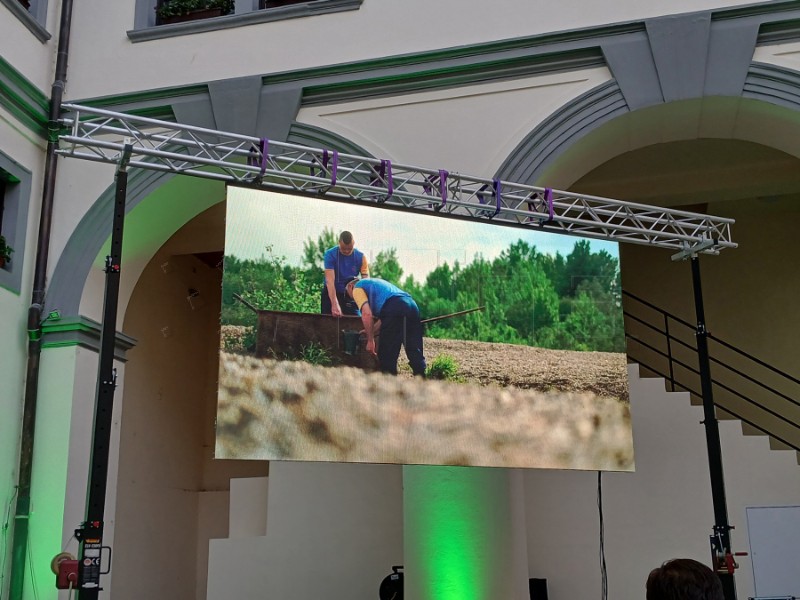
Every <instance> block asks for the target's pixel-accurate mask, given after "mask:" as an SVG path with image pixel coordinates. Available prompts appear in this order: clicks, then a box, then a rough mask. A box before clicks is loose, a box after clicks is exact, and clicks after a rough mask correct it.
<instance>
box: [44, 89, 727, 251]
mask: <svg viewBox="0 0 800 600" xmlns="http://www.w3.org/2000/svg"><path fill="white" fill-rule="evenodd" d="M62 109H63V112H64V114H65V115H66V116H65V117H64V118H63V119H62V120H61V123H62V125H63V127H64V131H63V132H62V135H61V136H60V139H59V141H60V144H59V149H58V150H57V153H58V154H60V155H62V156H66V157H73V158H81V159H86V160H93V161H98V162H105V163H109V164H118V163H119V160H120V157H121V156H122V154H123V152H124V150H125V146H126V144H130V145H131V146H132V148H133V150H132V154H131V157H130V162H129V167H130V168H142V169H149V170H154V171H164V172H168V173H175V174H181V175H191V176H195V177H203V178H206V179H216V180H222V181H225V182H228V183H230V184H234V185H243V186H248V187H258V188H263V189H266V190H272V191H279V192H295V193H300V194H303V195H310V196H318V197H320V198H325V199H330V200H342V201H349V202H356V203H363V204H372V205H385V206H390V207H394V208H400V209H409V210H413V211H419V212H422V213H431V214H440V215H448V216H452V217H459V218H465V219H472V220H477V221H490V222H493V223H498V224H502V225H511V226H517V227H526V228H532V229H537V230H541V231H549V232H554V233H562V234H570V235H578V236H583V237H588V238H595V239H603V240H612V241H618V242H629V243H634V244H643V245H648V246H655V247H661V248H668V249H672V250H679V251H684V252H688V253H691V254H693V253H704V254H718V253H719V251H720V250H721V249H723V248H735V247H736V244H735V243H734V242H733V241H731V235H730V227H731V225H732V224H733V222H734V221H733V219H725V218H721V217H712V216H708V215H701V214H696V213H691V212H686V211H681V210H672V209H666V208H659V207H656V206H648V205H646V204H636V203H633V202H625V201H621V200H612V199H609V198H599V197H595V196H587V195H584V194H574V193H571V192H564V191H559V190H553V189H550V188H543V187H535V186H530V185H522V184H519V183H514V182H509V181H500V180H493V179H485V178H481V177H472V176H469V175H463V174H460V173H448V172H447V171H444V170H439V169H424V168H419V167H412V166H408V165H403V164H398V163H392V162H391V161H389V160H381V159H375V158H368V157H363V156H353V155H350V154H345V153H339V152H335V151H330V150H323V149H318V148H309V147H306V146H299V145H296V144H286V143H280V142H275V141H272V140H265V139H261V138H258V137H252V136H246V135H239V134H234V133H226V132H223V131H215V130H211V129H204V128H202V127H194V126H190V125H180V124H177V123H171V122H168V121H159V120H156V119H149V118H146V117H139V116H135V115H129V114H124V113H116V112H111V111H107V110H102V109H97V108H92V107H87V106H81V105H77V104H64V105H63V106H62Z"/></svg>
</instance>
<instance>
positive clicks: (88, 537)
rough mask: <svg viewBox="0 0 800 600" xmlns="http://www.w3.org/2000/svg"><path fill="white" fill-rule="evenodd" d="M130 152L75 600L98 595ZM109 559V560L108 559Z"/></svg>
mask: <svg viewBox="0 0 800 600" xmlns="http://www.w3.org/2000/svg"><path fill="white" fill-rule="evenodd" d="M130 152H131V146H130V145H128V146H125V150H124V151H123V156H122V159H121V160H120V165H119V168H118V169H117V175H116V195H115V198H114V219H113V223H112V230H111V251H110V254H109V255H108V256H107V257H106V268H105V272H106V289H105V299H104V301H103V327H102V332H101V334H100V361H99V362H100V365H99V367H98V376H97V399H96V403H95V416H94V432H93V436H92V457H91V466H90V471H89V490H88V499H87V503H86V520H85V521H84V522H83V524H82V525H81V527H80V528H79V529H78V530H77V531H76V532H75V536H76V537H77V538H78V539H79V540H80V542H81V551H80V560H79V562H78V597H79V598H80V600H97V597H98V594H99V592H100V589H101V588H100V575H101V574H102V573H107V572H108V570H109V569H106V570H105V571H103V570H102V568H101V561H102V556H101V555H102V549H103V519H104V516H105V505H106V483H107V480H108V455H109V445H110V441H111V424H112V418H111V417H112V412H113V408H114V388H116V387H117V373H116V369H115V368H114V350H115V347H116V338H117V304H118V301H119V279H120V263H121V262H122V228H123V225H124V223H125V198H126V193H127V188H128V172H127V168H126V167H127V162H128V159H129V157H130ZM109 558H110V556H109Z"/></svg>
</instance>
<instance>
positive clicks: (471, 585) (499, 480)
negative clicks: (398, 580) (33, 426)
mask: <svg viewBox="0 0 800 600" xmlns="http://www.w3.org/2000/svg"><path fill="white" fill-rule="evenodd" d="M403 485H404V511H405V516H404V518H405V531H406V549H405V553H406V563H407V564H406V588H407V590H413V591H416V594H415V595H413V596H412V594H408V596H409V597H416V598H418V600H496V599H497V593H498V591H499V590H498V589H497V584H498V582H497V581H495V579H496V577H497V576H498V573H499V572H502V571H503V570H504V568H507V566H508V564H509V562H508V561H510V560H511V556H510V544H509V543H508V541H509V540H510V526H509V525H508V524H507V519H506V518H504V517H503V515H506V514H507V507H508V500H509V491H508V479H507V473H506V471H505V470H504V469H484V468H467V467H429V466H408V467H404V470H403ZM501 576H502V575H501Z"/></svg>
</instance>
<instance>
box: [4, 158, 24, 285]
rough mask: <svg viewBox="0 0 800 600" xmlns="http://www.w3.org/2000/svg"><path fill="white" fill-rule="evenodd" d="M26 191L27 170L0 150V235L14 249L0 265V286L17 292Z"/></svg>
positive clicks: (20, 265)
mask: <svg viewBox="0 0 800 600" xmlns="http://www.w3.org/2000/svg"><path fill="white" fill-rule="evenodd" d="M30 194H31V174H30V172H29V171H28V170H27V169H25V168H23V167H22V166H20V165H19V164H18V163H16V162H15V161H13V160H11V159H10V158H8V157H7V156H6V155H5V154H3V153H2V152H0V235H2V236H3V240H4V242H5V244H6V245H7V246H10V247H11V248H13V249H14V251H13V252H12V253H11V255H10V259H11V260H9V261H7V262H4V264H3V266H2V267H0V287H2V288H5V289H7V290H10V291H12V292H15V293H17V294H18V293H19V292H20V285H21V282H22V263H23V260H24V257H25V232H26V229H27V224H28V204H29V201H30Z"/></svg>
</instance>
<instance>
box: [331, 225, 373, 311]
mask: <svg viewBox="0 0 800 600" xmlns="http://www.w3.org/2000/svg"><path fill="white" fill-rule="evenodd" d="M323 262H324V268H325V280H324V282H323V285H322V298H321V302H320V312H321V313H322V314H323V315H333V316H334V317H341V316H342V315H357V314H358V307H357V306H356V305H355V303H354V302H353V301H352V300H351V299H350V298H348V296H347V294H346V293H345V291H344V288H345V285H346V284H347V282H348V281H349V280H350V279H352V278H353V277H356V276H357V275H359V274H360V275H361V277H369V265H368V264H367V257H366V256H365V255H364V253H363V252H361V251H360V250H357V249H356V247H355V240H354V239H353V234H352V233H350V232H349V231H343V232H342V233H341V235H339V245H338V246H334V247H333V248H330V249H329V250H326V251H325V257H324V261H323Z"/></svg>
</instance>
